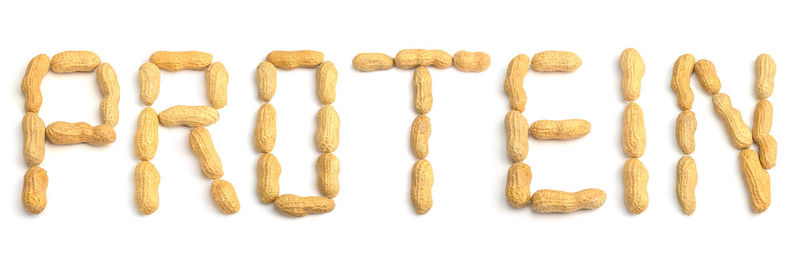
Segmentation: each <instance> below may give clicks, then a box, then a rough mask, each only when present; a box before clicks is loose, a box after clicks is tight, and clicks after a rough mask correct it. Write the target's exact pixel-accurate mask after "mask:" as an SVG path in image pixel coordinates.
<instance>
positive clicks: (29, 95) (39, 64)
mask: <svg viewBox="0 0 800 270" xmlns="http://www.w3.org/2000/svg"><path fill="white" fill-rule="evenodd" d="M49 70H50V58H49V57H47V55H46V54H40V55H37V56H35V57H33V59H31V61H30V62H28V67H27V68H25V76H24V77H22V83H21V85H20V88H21V89H22V94H24V95H25V111H27V112H34V113H38V112H39V108H40V107H41V106H42V89H41V87H42V80H43V79H44V76H45V75H47V72H48V71H49Z"/></svg>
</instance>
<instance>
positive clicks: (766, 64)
mask: <svg viewBox="0 0 800 270" xmlns="http://www.w3.org/2000/svg"><path fill="white" fill-rule="evenodd" d="M776 72H777V69H776V67H775V60H772V57H771V56H769V54H765V53H762V54H760V55H758V57H757V58H756V97H757V98H759V99H765V98H768V97H770V96H771V95H772V91H773V90H775V73H776Z"/></svg>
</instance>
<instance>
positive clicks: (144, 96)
mask: <svg viewBox="0 0 800 270" xmlns="http://www.w3.org/2000/svg"><path fill="white" fill-rule="evenodd" d="M137 80H138V81H139V99H140V100H141V101H142V103H144V105H147V106H153V102H155V101H156V98H158V93H159V91H161V70H160V69H158V66H156V65H155V64H153V63H150V62H147V63H144V64H142V66H141V67H139V74H138V75H137Z"/></svg>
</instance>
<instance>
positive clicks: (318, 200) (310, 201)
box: [274, 194, 336, 217]
mask: <svg viewBox="0 0 800 270" xmlns="http://www.w3.org/2000/svg"><path fill="white" fill-rule="evenodd" d="M274 205H275V209H278V211H280V212H281V213H283V214H284V215H289V216H293V217H304V216H307V215H308V214H322V213H329V212H331V211H333V208H335V207H336V203H335V202H334V201H333V200H331V199H328V198H325V197H300V196H297V195H292V194H284V195H281V196H280V197H278V198H277V199H275V203H274Z"/></svg>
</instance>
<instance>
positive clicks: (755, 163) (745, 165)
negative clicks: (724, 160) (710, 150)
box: [739, 149, 772, 213]
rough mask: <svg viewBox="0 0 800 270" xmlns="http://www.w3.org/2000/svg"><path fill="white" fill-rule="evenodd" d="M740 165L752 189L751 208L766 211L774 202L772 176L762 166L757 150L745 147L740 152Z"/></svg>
mask: <svg viewBox="0 0 800 270" xmlns="http://www.w3.org/2000/svg"><path fill="white" fill-rule="evenodd" d="M739 166H740V168H741V169H742V176H743V177H744V182H745V184H747V189H748V190H749V191H750V208H752V209H753V212H756V213H761V212H764V211H766V210H767V208H769V204H770V203H771V202H772V196H771V195H770V178H769V173H767V171H765V170H764V169H763V168H761V164H760V162H759V160H758V154H756V151H753V150H752V149H744V150H742V151H741V152H739Z"/></svg>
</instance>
